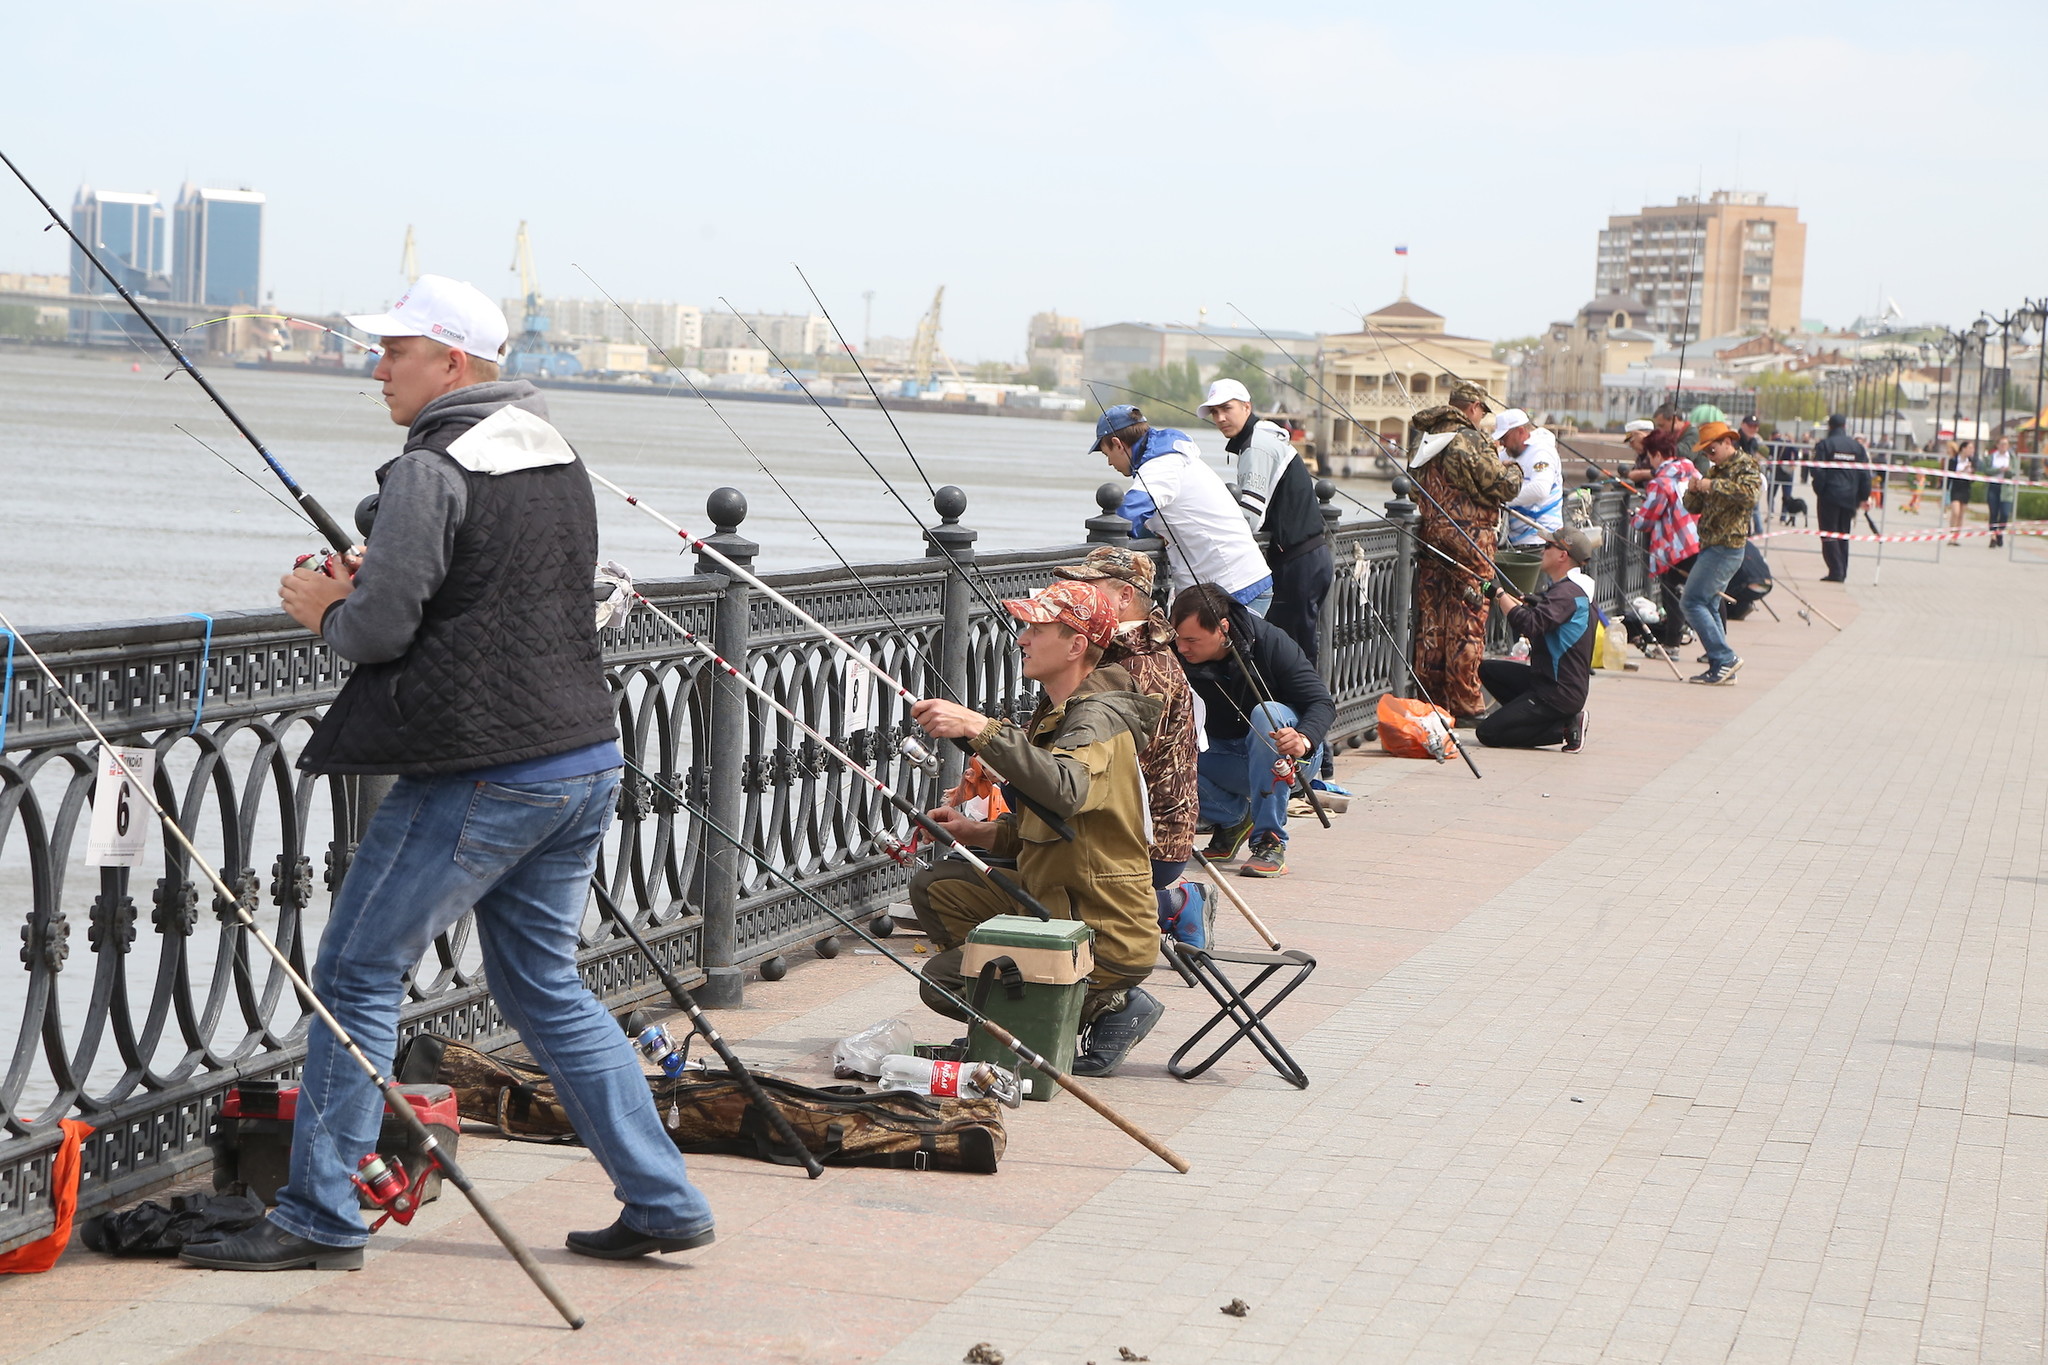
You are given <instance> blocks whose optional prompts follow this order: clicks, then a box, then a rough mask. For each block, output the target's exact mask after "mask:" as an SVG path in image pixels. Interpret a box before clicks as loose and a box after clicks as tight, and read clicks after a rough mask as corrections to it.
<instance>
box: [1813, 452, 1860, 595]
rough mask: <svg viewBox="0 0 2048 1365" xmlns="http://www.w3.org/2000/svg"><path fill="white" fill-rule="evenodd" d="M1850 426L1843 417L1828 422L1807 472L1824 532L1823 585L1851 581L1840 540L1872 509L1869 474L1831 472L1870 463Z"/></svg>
mask: <svg viewBox="0 0 2048 1365" xmlns="http://www.w3.org/2000/svg"><path fill="white" fill-rule="evenodd" d="M1848 425H1849V419H1848V418H1846V417H1844V416H1842V414H1840V413H1835V414H1834V415H1833V416H1831V417H1829V418H1828V434H1827V435H1825V436H1823V437H1821V438H1820V439H1819V440H1818V441H1816V442H1814V443H1813V460H1814V467H1813V468H1812V469H1810V470H1808V471H1807V474H1808V476H1809V478H1808V482H1810V483H1811V484H1812V485H1813V498H1814V503H1815V506H1814V509H1813V514H1814V518H1815V520H1817V521H1818V522H1819V523H1820V529H1821V532H1822V535H1821V542H1820V552H1821V557H1822V558H1823V559H1824V560H1825V561H1826V563H1827V566H1828V571H1827V573H1826V574H1825V575H1824V576H1823V577H1822V578H1821V580H1820V581H1821V582H1823V583H1842V582H1846V581H1847V580H1848V577H1849V542H1848V541H1846V540H1843V539H1841V538H1840V537H1842V536H1846V535H1848V534H1849V533H1851V532H1852V531H1854V530H1855V529H1856V514H1857V513H1858V512H1860V511H1862V510H1863V509H1864V508H1867V507H1869V506H1870V471H1869V470H1867V469H1830V468H1828V466H1829V465H1831V464H1868V463H1869V462H1870V452H1869V451H1867V450H1865V449H1864V448H1863V443H1862V442H1861V441H1858V440H1857V439H1856V438H1855V437H1853V436H1851V435H1850V434H1849V432H1848Z"/></svg>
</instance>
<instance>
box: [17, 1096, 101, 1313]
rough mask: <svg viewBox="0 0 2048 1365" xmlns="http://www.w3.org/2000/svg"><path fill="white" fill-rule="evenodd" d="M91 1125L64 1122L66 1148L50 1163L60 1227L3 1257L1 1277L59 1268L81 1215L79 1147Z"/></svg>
mask: <svg viewBox="0 0 2048 1365" xmlns="http://www.w3.org/2000/svg"><path fill="white" fill-rule="evenodd" d="M91 1132H92V1125H91V1124H89V1123H85V1122H82V1121H81V1120H78V1119H65V1120H64V1145H63V1146H61V1147H59V1148H58V1149H57V1159H56V1160H55V1161H53V1162H51V1163H50V1204H51V1207H53V1208H54V1209H55V1210H56V1211H57V1226H56V1227H55V1228H53V1229H51V1231H50V1235H49V1236H47V1237H39V1238H37V1239H36V1240H35V1241H33V1242H30V1243H29V1244H28V1245H27V1246H21V1247H16V1248H15V1249H14V1250H12V1251H10V1252H8V1253H7V1254H6V1255H4V1256H0V1275H35V1274H39V1273H41V1272H42V1271H45V1270H48V1269H49V1268H50V1267H51V1266H53V1265H55V1264H57V1258H58V1257H59V1256H62V1255H63V1254H64V1247H65V1245H66V1244H67V1243H69V1242H70V1241H71V1219H72V1216H73V1215H74V1214H76V1213H77V1212H78V1171H79V1166H80V1161H79V1150H78V1149H79V1147H80V1146H81V1145H82V1144H83V1143H84V1141H85V1139H86V1136H87V1134H89V1133H91Z"/></svg>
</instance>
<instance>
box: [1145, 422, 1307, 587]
mask: <svg viewBox="0 0 2048 1365" xmlns="http://www.w3.org/2000/svg"><path fill="white" fill-rule="evenodd" d="M1131 493H1132V494H1143V495H1145V497H1148V498H1149V499H1150V500H1151V503H1152V507H1151V510H1150V511H1149V513H1148V514H1146V515H1145V516H1144V517H1143V522H1142V526H1143V530H1144V531H1145V532H1146V533H1147V534H1149V535H1155V536H1158V537H1159V538H1160V539H1161V540H1164V541H1165V542H1166V569H1167V583H1168V586H1169V587H1171V588H1172V590H1173V591H1174V592H1176V593H1178V592H1179V591H1181V590H1182V589H1183V588H1189V587H1192V586H1194V585H1195V584H1197V583H1214V584H1216V585H1217V586H1218V587H1220V588H1222V589H1223V590H1224V591H1225V592H1227V593H1231V594H1233V595H1235V594H1237V593H1239V592H1241V591H1243V590H1244V589H1246V588H1248V587H1251V586H1252V585H1253V584H1254V583H1257V582H1259V581H1260V580H1261V579H1263V578H1268V577H1270V576H1271V573H1272V571H1271V570H1270V569H1268V568H1267V567H1266V557H1265V556H1264V555H1262V554H1260V553H1259V545H1258V542H1257V541H1255V540H1253V539H1252V532H1251V528H1250V527H1249V526H1247V525H1245V519H1244V512H1243V510H1242V509H1241V508H1239V507H1238V505H1237V504H1236V503H1235V502H1233V501H1232V500H1231V497H1230V490H1229V488H1227V487H1225V486H1224V483H1223V480H1222V479H1221V478H1219V477H1217V474H1216V471H1215V470H1213V469H1211V468H1209V466H1208V465H1207V464H1205V463H1203V461H1202V452H1201V449H1200V447H1198V446H1197V445H1196V444H1195V443H1194V442H1193V441H1191V440H1189V439H1188V438H1187V437H1186V436H1185V435H1183V434H1182V433H1180V432H1174V431H1166V430H1159V429H1155V430H1154V431H1153V433H1152V437H1151V439H1150V440H1149V441H1148V442H1147V443H1146V451H1145V459H1144V460H1143V462H1142V463H1140V464H1139V465H1138V466H1137V467H1136V469H1135V470H1134V471H1133V472H1132V476H1131ZM1125 502H1126V506H1127V507H1128V508H1131V509H1132V510H1138V507H1139V506H1141V504H1137V503H1136V500H1135V499H1133V498H1131V497H1128V496H1127V497H1126V499H1125ZM1137 525H1138V522H1137V519H1135V518H1134V519H1133V526H1134V529H1136V527H1137ZM1191 574H1192V576H1191Z"/></svg>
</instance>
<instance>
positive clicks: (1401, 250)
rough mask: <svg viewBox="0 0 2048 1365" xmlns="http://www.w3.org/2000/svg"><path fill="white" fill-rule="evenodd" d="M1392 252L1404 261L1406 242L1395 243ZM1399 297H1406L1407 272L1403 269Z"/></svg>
mask: <svg viewBox="0 0 2048 1365" xmlns="http://www.w3.org/2000/svg"><path fill="white" fill-rule="evenodd" d="M1394 254H1395V255H1396V256H1399V257H1400V258H1401V259H1402V260H1403V261H1406V260H1407V259H1408V244H1407V243H1406V242H1400V243H1397V244H1396V245H1395V247H1394ZM1401 297H1402V298H1404V299H1405V298H1407V297H1408V272H1407V270H1405V269H1403V270H1402V271H1401Z"/></svg>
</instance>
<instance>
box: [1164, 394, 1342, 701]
mask: <svg viewBox="0 0 2048 1365" xmlns="http://www.w3.org/2000/svg"><path fill="white" fill-rule="evenodd" d="M1196 411H1197V412H1199V413H1200V414H1201V415H1202V416H1204V417H1206V418H1208V419H1209V421H1210V422H1211V423H1213V424H1214V425H1215V427H1216V430H1218V431H1220V432H1222V433H1223V435H1224V437H1225V440H1224V443H1223V448H1224V449H1225V450H1227V451H1229V452H1230V453H1231V454H1232V455H1234V456H1236V457H1237V503H1238V506H1240V507H1242V508H1243V509H1244V514H1245V517H1246V519H1247V520H1249V521H1250V522H1251V526H1252V529H1253V530H1254V531H1264V532H1265V533H1266V564H1267V566H1268V567H1269V568H1271V569H1272V571H1273V604H1272V605H1271V606H1270V607H1268V608H1266V619H1267V620H1268V621H1271V622H1272V623H1273V624H1274V625H1276V626H1278V627H1280V629H1282V630H1284V631H1286V632H1287V634H1288V635H1289V636H1290V637H1291V638H1292V639H1293V640H1294V643H1296V644H1298V645H1300V646H1301V652H1302V653H1304V654H1306V655H1308V657H1309V662H1310V663H1314V662H1315V661H1316V659H1317V657H1318V656H1319V655H1320V654H1321V652H1322V649H1321V646H1322V641H1321V639H1320V638H1319V633H1318V631H1317V629H1316V623H1317V622H1318V621H1320V620H1321V619H1322V615H1323V599H1325V598H1326V597H1328V596H1329V595H1330V584H1331V582H1332V581H1333V580H1334V579H1335V578H1336V568H1335V561H1334V560H1333V559H1332V558H1331V556H1330V545H1329V541H1328V540H1327V539H1326V538H1325V537H1324V534H1323V505H1322V503H1320V502H1318V501H1317V500H1316V481H1315V480H1314V479H1313V478H1311V477H1309V472H1308V466H1307V465H1305V464H1303V463H1302V462H1301V456H1300V455H1299V454H1297V453H1296V451H1295V449H1294V443H1293V442H1292V441H1290V440H1288V439H1287V429H1286V428H1285V427H1283V426H1281V425H1280V424H1279V423H1278V422H1268V421H1264V420H1262V419H1261V418H1259V417H1258V416H1257V415H1256V414H1254V413H1253V412H1252V396H1251V393H1250V392H1249V391H1248V390H1247V389H1246V388H1245V386H1244V385H1243V384H1241V383H1239V382H1238V381H1237V380H1235V379H1219V380H1217V381H1216V382H1215V383H1213V384H1211V385H1210V386H1209V395H1208V397H1206V398H1204V399H1203V400H1202V405H1201V407H1199V408H1197V409H1196Z"/></svg>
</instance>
